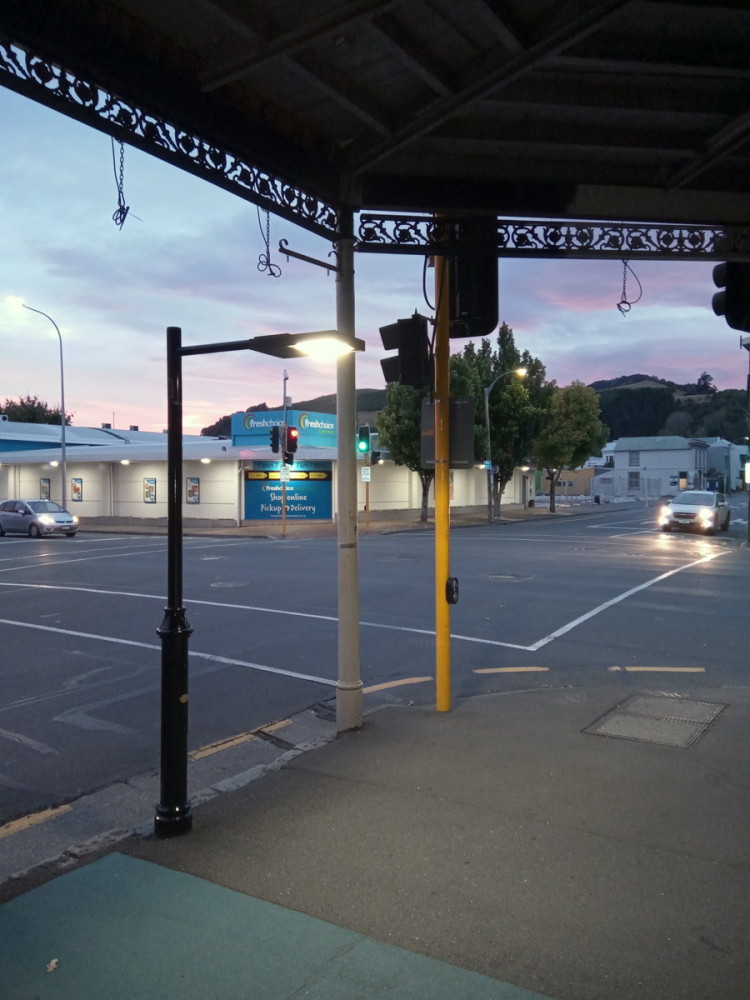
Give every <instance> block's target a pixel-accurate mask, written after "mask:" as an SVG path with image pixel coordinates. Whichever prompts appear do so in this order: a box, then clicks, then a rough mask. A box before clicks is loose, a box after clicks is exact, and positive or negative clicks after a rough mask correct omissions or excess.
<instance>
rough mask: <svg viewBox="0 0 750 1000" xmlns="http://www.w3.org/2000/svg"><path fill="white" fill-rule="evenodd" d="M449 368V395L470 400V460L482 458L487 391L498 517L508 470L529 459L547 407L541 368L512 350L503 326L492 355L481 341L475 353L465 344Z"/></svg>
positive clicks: (534, 360) (509, 474) (547, 387)
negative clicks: (472, 419)
mask: <svg viewBox="0 0 750 1000" xmlns="http://www.w3.org/2000/svg"><path fill="white" fill-rule="evenodd" d="M450 363H451V393H452V394H453V395H457V396H473V397H474V399H475V400H476V410H475V427H474V449H475V451H474V454H475V457H476V458H477V459H478V460H483V459H485V458H486V457H487V423H486V417H485V406H484V390H485V389H486V388H487V389H490V387H491V389H490V394H489V397H488V404H489V406H488V408H489V417H490V428H489V432H490V447H491V456H490V457H491V460H492V464H493V466H495V468H496V469H497V475H496V476H495V477H494V483H493V492H492V503H493V507H494V509H495V512H496V513H499V510H500V498H501V497H502V494H503V490H504V489H505V487H506V486H507V484H508V483H509V482H510V480H511V478H512V476H513V471H514V469H515V468H516V467H517V466H519V465H521V464H522V463H523V462H525V461H528V459H529V455H530V451H531V446H532V443H533V441H534V438H535V437H536V435H537V433H538V431H539V429H540V427H541V424H542V420H543V417H544V414H545V413H546V411H547V409H548V407H549V400H550V396H551V391H552V386H551V385H548V384H547V383H545V375H546V370H545V367H544V365H543V364H542V362H541V361H540V360H539V359H538V358H535V357H533V356H532V355H531V354H530V353H529V352H528V351H523V352H520V351H519V350H518V349H517V348H516V344H515V339H514V337H513V330H512V329H511V328H510V327H509V326H508V324H507V323H503V324H502V326H501V327H500V329H499V331H498V334H497V346H496V350H494V351H493V349H492V346H491V344H490V341H489V340H488V339H486V338H485V339H483V340H482V342H481V344H480V346H479V348H478V349H477V348H476V347H475V346H474V344H473V343H469V344H467V345H466V347H465V348H464V350H463V353H461V354H454V355H453V356H452V357H451V362H450ZM518 368H525V369H526V376H525V378H521V377H519V376H518V375H517V374H515V371H516V369H518Z"/></svg>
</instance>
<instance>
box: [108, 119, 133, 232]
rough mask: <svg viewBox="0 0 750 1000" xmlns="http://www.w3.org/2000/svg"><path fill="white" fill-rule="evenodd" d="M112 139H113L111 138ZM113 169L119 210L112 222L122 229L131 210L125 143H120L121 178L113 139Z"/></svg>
mask: <svg viewBox="0 0 750 1000" xmlns="http://www.w3.org/2000/svg"><path fill="white" fill-rule="evenodd" d="M110 138H112V137H110ZM112 168H113V170H114V173H115V184H116V185H117V210H116V211H115V213H114V215H113V216H112V221H113V222H114V224H115V225H116V226H119V227H120V229H122V227H123V226H124V225H125V220H126V219H127V217H128V212H129V211H130V208H129V206H128V205H126V204H125V192H124V184H125V143H124V142H121V143H120V176H119V177H118V176H117V161H116V159H115V140H114V139H113V138H112Z"/></svg>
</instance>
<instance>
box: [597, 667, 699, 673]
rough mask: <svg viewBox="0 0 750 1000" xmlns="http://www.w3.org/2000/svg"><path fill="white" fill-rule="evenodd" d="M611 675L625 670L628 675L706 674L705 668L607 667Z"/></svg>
mask: <svg viewBox="0 0 750 1000" xmlns="http://www.w3.org/2000/svg"><path fill="white" fill-rule="evenodd" d="M607 670H609V672H610V673H615V672H617V671H620V670H624V671H625V673H626V674H705V672H706V668H705V667H607Z"/></svg>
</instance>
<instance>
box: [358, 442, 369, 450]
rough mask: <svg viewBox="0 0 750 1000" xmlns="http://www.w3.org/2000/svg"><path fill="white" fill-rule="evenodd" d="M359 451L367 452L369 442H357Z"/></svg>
mask: <svg viewBox="0 0 750 1000" xmlns="http://www.w3.org/2000/svg"><path fill="white" fill-rule="evenodd" d="M357 450H358V451H367V441H362V440H359V441H357Z"/></svg>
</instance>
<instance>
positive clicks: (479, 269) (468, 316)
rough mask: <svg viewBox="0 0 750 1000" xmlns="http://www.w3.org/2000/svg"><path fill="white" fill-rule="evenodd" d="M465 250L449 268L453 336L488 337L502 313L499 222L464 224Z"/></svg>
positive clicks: (478, 220) (469, 221)
mask: <svg viewBox="0 0 750 1000" xmlns="http://www.w3.org/2000/svg"><path fill="white" fill-rule="evenodd" d="M461 241H462V243H463V245H464V246H463V249H462V251H461V253H459V254H458V255H457V256H456V257H455V258H454V259H453V260H452V261H451V265H450V270H449V274H450V321H451V322H450V333H449V336H450V337H488V336H489V335H490V334H491V333H492V331H493V330H494V329H495V327H496V326H497V324H498V316H499V311H500V305H499V287H498V285H499V282H498V272H497V219H496V218H495V216H491V217H490V216H487V217H483V216H478V217H477V218H474V219H465V220H464V221H463V222H462V223H461Z"/></svg>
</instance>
